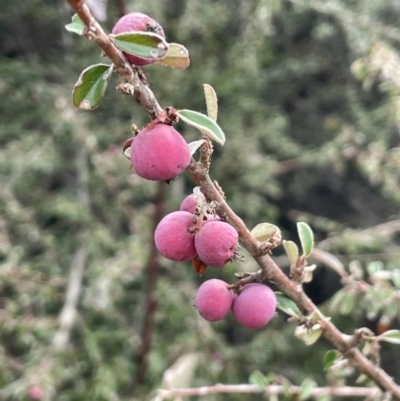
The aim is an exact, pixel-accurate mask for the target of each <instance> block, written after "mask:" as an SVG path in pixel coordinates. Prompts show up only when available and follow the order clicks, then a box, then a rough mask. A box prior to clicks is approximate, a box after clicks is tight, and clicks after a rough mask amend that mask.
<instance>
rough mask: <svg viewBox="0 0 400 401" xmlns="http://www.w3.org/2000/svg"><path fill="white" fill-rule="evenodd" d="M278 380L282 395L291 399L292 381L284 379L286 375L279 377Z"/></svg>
mask: <svg viewBox="0 0 400 401" xmlns="http://www.w3.org/2000/svg"><path fill="white" fill-rule="evenodd" d="M279 380H280V382H281V384H282V386H283V395H284V396H285V397H286V398H288V399H291V398H292V396H293V394H292V383H290V381H289V380H288V379H286V377H279Z"/></svg>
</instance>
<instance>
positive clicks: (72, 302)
mask: <svg viewBox="0 0 400 401" xmlns="http://www.w3.org/2000/svg"><path fill="white" fill-rule="evenodd" d="M77 172H78V199H79V202H80V204H81V205H82V207H83V208H84V210H85V213H86V214H87V213H88V211H89V202H90V200H89V186H88V185H89V184H88V182H89V171H88V166H87V154H86V149H85V147H84V146H83V145H82V146H80V147H79V149H78V150H77ZM87 235H88V232H87V229H86V228H82V229H81V231H80V233H79V235H78V243H79V245H78V248H77V250H76V251H75V253H74V256H73V258H72V263H71V268H70V274H69V278H68V285H67V291H66V295H65V302H64V306H63V308H62V310H61V313H60V316H59V322H60V327H59V329H58V331H57V333H56V334H55V336H54V339H53V347H54V349H55V350H56V351H58V350H62V349H63V348H64V347H65V345H66V344H67V342H68V340H69V334H70V331H71V329H72V327H73V325H74V322H75V317H76V306H77V304H78V299H79V294H80V292H81V287H82V277H83V271H84V267H85V264H86V258H87V249H86V237H87Z"/></svg>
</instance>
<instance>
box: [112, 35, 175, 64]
mask: <svg viewBox="0 0 400 401" xmlns="http://www.w3.org/2000/svg"><path fill="white" fill-rule="evenodd" d="M110 37H111V38H112V40H113V42H114V43H115V44H116V45H117V46H118V47H119V48H120V49H121V50H122V51H124V52H125V53H128V54H131V55H133V56H137V57H140V58H143V59H147V60H158V59H162V58H163V57H165V56H166V54H167V51H168V43H167V42H166V41H165V39H164V38H163V37H162V36H160V35H157V34H155V33H154V32H125V33H120V34H118V35H110Z"/></svg>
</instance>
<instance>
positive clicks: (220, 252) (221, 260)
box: [195, 220, 239, 267]
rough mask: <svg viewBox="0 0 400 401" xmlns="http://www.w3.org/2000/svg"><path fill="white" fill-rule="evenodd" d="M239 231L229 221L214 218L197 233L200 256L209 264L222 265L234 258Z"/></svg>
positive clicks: (197, 247) (196, 239)
mask: <svg viewBox="0 0 400 401" xmlns="http://www.w3.org/2000/svg"><path fill="white" fill-rule="evenodd" d="M238 239H239V236H238V233H237V231H236V230H235V229H234V228H233V227H232V226H231V225H229V224H228V223H225V222H223V221H218V220H213V221H210V222H208V223H206V224H204V225H203V227H202V228H201V229H200V231H199V232H198V233H197V234H196V238H195V245H196V250H197V253H198V255H199V258H200V259H201V260H202V261H203V262H204V263H205V264H207V265H208V266H211V267H222V266H224V265H225V264H226V263H227V262H229V261H230V260H232V258H233V256H234V255H235V253H236V251H237V248H238Z"/></svg>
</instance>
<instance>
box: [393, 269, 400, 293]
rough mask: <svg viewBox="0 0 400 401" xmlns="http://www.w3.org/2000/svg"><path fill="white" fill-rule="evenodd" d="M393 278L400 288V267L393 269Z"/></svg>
mask: <svg viewBox="0 0 400 401" xmlns="http://www.w3.org/2000/svg"><path fill="white" fill-rule="evenodd" d="M392 280H393V284H394V285H395V286H396V287H397V288H400V269H393V271H392Z"/></svg>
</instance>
